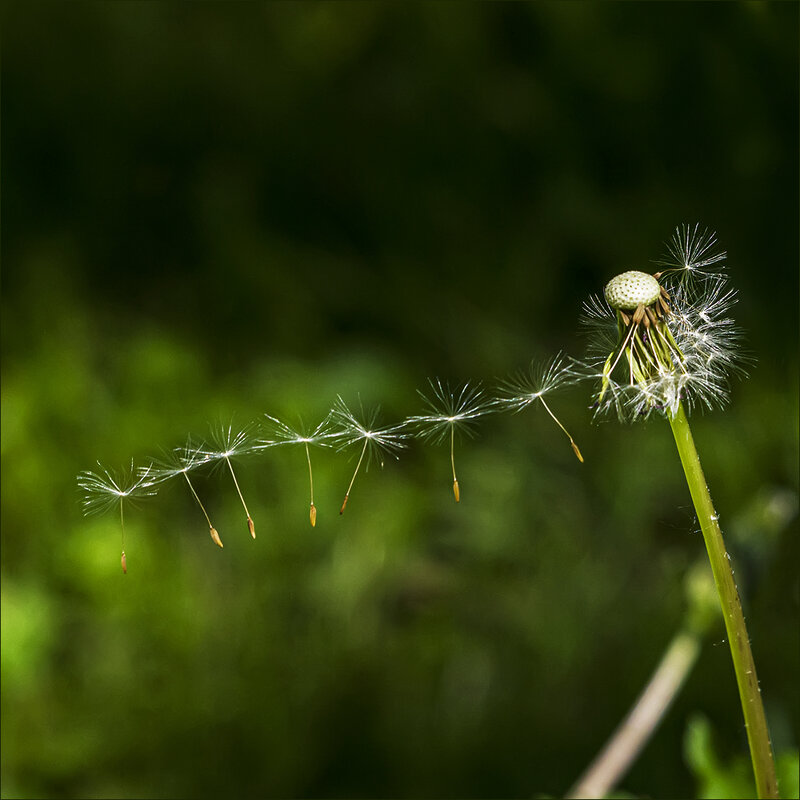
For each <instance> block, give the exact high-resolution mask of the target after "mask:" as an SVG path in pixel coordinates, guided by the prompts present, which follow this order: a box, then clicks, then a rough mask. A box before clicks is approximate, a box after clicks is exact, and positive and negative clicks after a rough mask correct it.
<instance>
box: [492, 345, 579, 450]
mask: <svg viewBox="0 0 800 800" xmlns="http://www.w3.org/2000/svg"><path fill="white" fill-rule="evenodd" d="M574 379H575V374H574V371H573V369H572V367H570V366H569V365H568V364H567V363H566V362H565V360H564V358H563V357H562V355H561V354H560V353H559V354H558V355H556V356H555V358H553V359H552V360H551V361H549V362H546V363H544V364H536V363H535V362H534V363H532V364H531V366H530V368H529V369H528V371H527V372H520V373H518V374H517V375H516V376H514V377H513V378H511V379H510V380H508V381H505V382H504V383H503V384H502V385H501V391H502V393H503V394H502V396H501V397H500V398H499V399H498V400H497V401H496V403H497V405H498V406H500V407H501V408H506V409H509V410H511V411H514V412H515V413H517V412H519V411H522V410H523V409H524V408H527V407H528V406H530V405H531V404H533V403H537V402H539V403H541V404H542V406H544V410H545V411H546V412H547V413H548V414H549V415H550V417H551V419H552V420H553V421H554V422H555V423H556V425H558V427H559V428H561V430H562V432H563V433H564V434H565V436H566V437H567V439H569V443H570V446H571V447H572V452H573V453H574V454H575V457H576V458H577V459H578V461H580V462H581V463H583V455H582V454H581V451H580V449H579V448H578V445H577V444H576V443H575V440H574V439H573V438H572V436H571V434H570V433H569V431H568V430H567V429H566V428H565V427H564V426H563V425H562V424H561V421H560V420H559V419H558V417H557V416H556V415H555V414H554V413H553V410H552V409H551V408H550V406H549V405H548V403H547V401H546V400H545V399H544V398H545V395H547V394H550V393H551V392H554V391H556V390H557V389H559V388H561V387H562V386H565V385H567V384H569V383H572V382H573V381H574Z"/></svg>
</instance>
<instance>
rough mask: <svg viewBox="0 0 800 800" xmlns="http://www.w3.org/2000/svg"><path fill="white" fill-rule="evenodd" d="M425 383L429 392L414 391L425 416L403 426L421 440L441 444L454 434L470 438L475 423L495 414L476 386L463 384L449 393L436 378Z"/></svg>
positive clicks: (446, 386) (416, 417)
mask: <svg viewBox="0 0 800 800" xmlns="http://www.w3.org/2000/svg"><path fill="white" fill-rule="evenodd" d="M428 383H429V384H430V389H431V390H430V392H429V393H428V394H425V393H424V392H421V391H419V390H417V394H419V396H420V398H421V399H422V400H423V402H424V404H425V412H426V413H424V414H419V415H416V416H413V417H409V418H408V419H407V420H406V424H407V425H408V426H409V427H411V428H413V429H414V430H415V431H416V435H417V436H419V437H421V438H423V439H426V440H428V441H432V442H440V441H443V440H444V439H445V438H447V437H448V436H450V435H451V432H452V431H453V430H458V431H459V432H463V433H465V434H466V435H467V436H473V435H474V433H475V425H476V423H477V420H478V419H480V418H481V417H483V416H485V415H486V414H491V413H492V412H493V411H494V410H495V409H494V406H493V403H492V402H491V401H490V400H488V399H487V397H486V395H485V393H484V392H483V390H482V389H481V388H480V386H478V385H476V386H472V385H470V384H469V383H464V384H462V385H461V386H458V387H456V389H455V390H452V389H451V388H450V384H449V383H447V382H445V383H442V381H441V380H440V379H439V378H437V379H436V380H432V379H430V378H429V379H428Z"/></svg>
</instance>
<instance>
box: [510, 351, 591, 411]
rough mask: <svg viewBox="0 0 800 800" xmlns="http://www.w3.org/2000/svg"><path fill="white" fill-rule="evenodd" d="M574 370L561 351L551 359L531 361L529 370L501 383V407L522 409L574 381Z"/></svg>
mask: <svg viewBox="0 0 800 800" xmlns="http://www.w3.org/2000/svg"><path fill="white" fill-rule="evenodd" d="M574 378H575V376H574V374H573V370H572V368H571V366H570V364H569V362H567V361H566V359H565V358H564V356H563V355H562V354H561V353H558V354H557V355H556V356H555V357H554V358H552V359H551V360H550V361H546V362H542V363H539V362H535V361H534V362H531V365H530V367H529V368H528V370H527V371H520V372H518V373H517V374H516V375H514V376H512V377H511V378H510V379H508V380H506V381H503V382H502V383H501V384H500V387H499V388H500V397H498V398H497V400H496V401H495V403H496V405H498V406H499V407H500V408H505V409H509V410H511V411H521V410H522V409H523V408H527V407H528V406H529V405H531V403H534V402H536V401H537V400H541V399H542V398H544V397H545V396H546V395H548V394H550V393H552V392H555V391H557V390H558V389H560V388H562V387H563V386H566V385H568V384H570V383H572V382H573V381H574Z"/></svg>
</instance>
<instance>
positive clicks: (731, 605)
mask: <svg viewBox="0 0 800 800" xmlns="http://www.w3.org/2000/svg"><path fill="white" fill-rule="evenodd" d="M669 423H670V426H671V427H672V433H673V435H674V436H675V444H676V445H677V446H678V453H679V455H680V458H681V464H683V471H684V473H686V482H687V483H688V484H689V492H690V493H691V495H692V502H693V503H694V508H695V511H696V512H697V518H698V520H699V521H700V528H701V530H702V531H703V539H705V543H706V550H707V551H708V557H709V560H710V561H711V570H712V572H713V573H714V583H715V584H716V587H717V594H718V595H719V600H720V603H721V604H722V614H723V617H724V618H725V628H726V630H727V632H728V642H729V644H730V647H731V655H732V656H733V668H734V671H735V672H736V682H737V684H738V685H739V696H740V698H741V701H742V710H743V711H744V722H745V727H746V728H747V741H748V743H749V745H750V757H751V759H752V761H753V771H754V773H755V779H756V791H757V793H758V797H759V798H777V797H778V796H779V795H778V782H777V779H776V777H775V760H774V758H773V756H772V745H771V744H770V740H769V731H768V730H767V720H766V717H765V715H764V704H763V702H762V700H761V690H760V689H759V686H758V677H757V676H756V666H755V663H754V662H753V653H752V650H751V649H750V639H749V638H748V636H747V628H746V627H745V624H744V614H743V613H742V604H741V601H740V600H739V592H738V591H737V589H736V583H735V582H734V579H733V569H732V568H731V562H730V556H729V555H728V553H727V551H726V550H725V542H724V541H723V539H722V531H721V530H720V527H719V521H718V517H717V513H716V512H715V511H714V505H713V503H712V502H711V495H710V494H709V491H708V486H707V485H706V479H705V476H704V475H703V470H702V468H701V466H700V458H699V457H698V455H697V449H696V448H695V446H694V439H693V438H692V431H691V428H690V427H689V420H688V419H687V418H686V414H685V413H684V410H683V406H682V405H681V406H679V407H678V411H677V413H676V414H675V415H674V416H670V418H669Z"/></svg>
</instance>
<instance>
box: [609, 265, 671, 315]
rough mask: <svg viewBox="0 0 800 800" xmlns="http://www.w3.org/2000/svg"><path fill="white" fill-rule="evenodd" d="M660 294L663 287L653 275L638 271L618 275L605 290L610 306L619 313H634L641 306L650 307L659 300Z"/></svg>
mask: <svg viewBox="0 0 800 800" xmlns="http://www.w3.org/2000/svg"><path fill="white" fill-rule="evenodd" d="M660 293H661V287H660V286H659V283H658V281H657V280H656V279H655V278H654V277H653V276H652V275H648V274H647V273H646V272H637V271H636V270H631V271H630V272H623V273H622V274H621V275H617V276H616V278H612V279H611V280H610V281H609V282H608V283H607V284H606V288H605V296H606V300H607V301H608V304H609V305H610V306H611V308H614V309H616V310H617V311H633V310H635V309H636V308H637V307H638V306H639V305H643V306H645V307H646V306H650V305H652V304H653V303H655V301H656V300H658V296H659V294H660Z"/></svg>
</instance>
